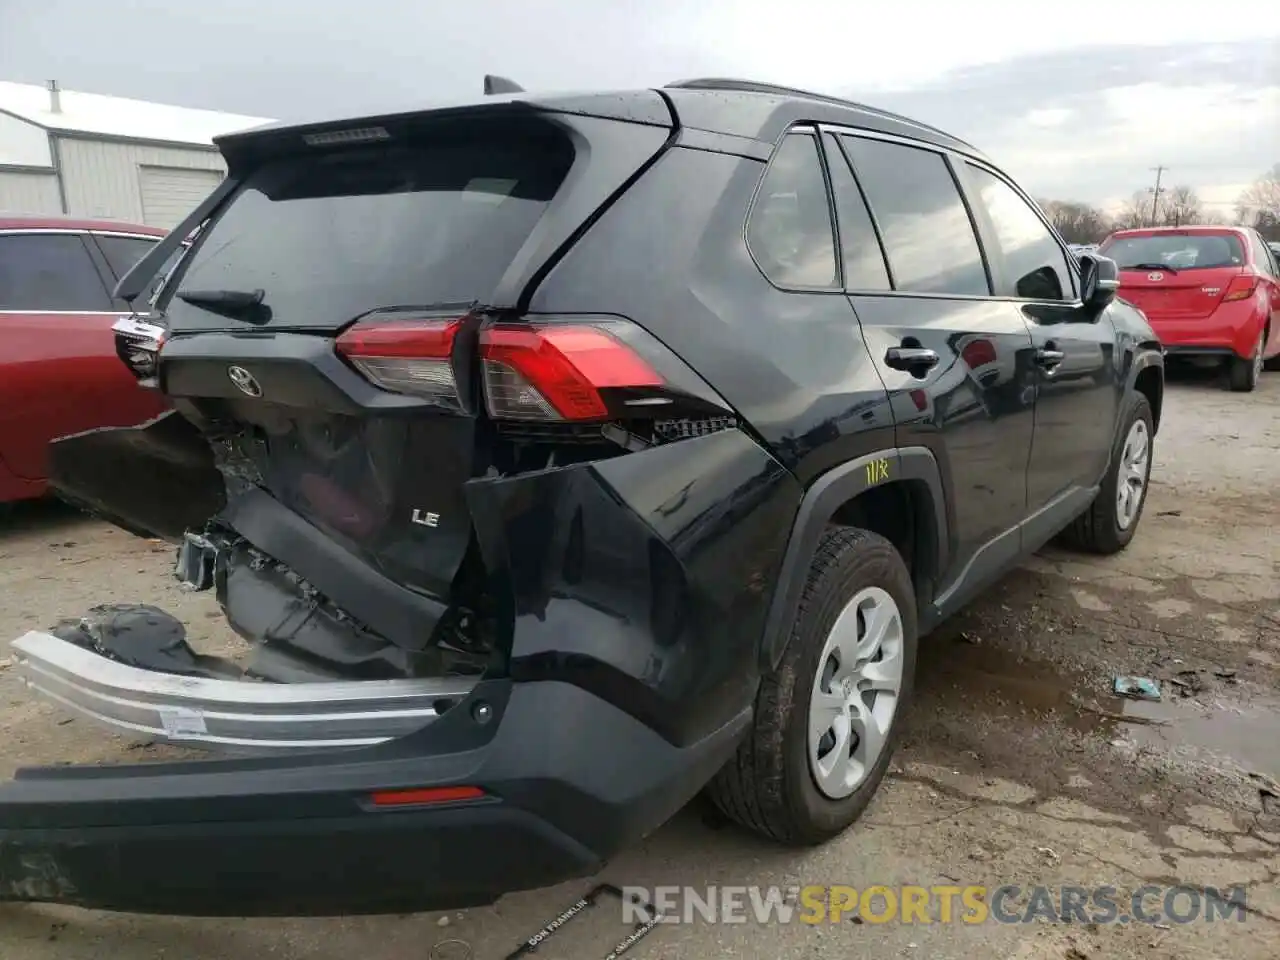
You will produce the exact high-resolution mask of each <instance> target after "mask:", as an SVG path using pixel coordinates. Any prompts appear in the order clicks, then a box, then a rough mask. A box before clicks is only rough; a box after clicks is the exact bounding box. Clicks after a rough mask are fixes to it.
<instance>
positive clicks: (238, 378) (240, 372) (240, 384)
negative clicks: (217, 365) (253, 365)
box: [227, 367, 262, 397]
mask: <svg viewBox="0 0 1280 960" xmlns="http://www.w3.org/2000/svg"><path fill="white" fill-rule="evenodd" d="M227 376H228V377H230V378H231V382H232V383H234V384H235V385H236V389H238V390H239V391H240V392H241V393H243V394H245V395H246V396H250V397H260V396H262V386H261V385H260V384H259V383H258V381H257V378H256V377H254V375H253V374H252V373H250V372H249V371H248V370H246V369H245V368H244V367H227Z"/></svg>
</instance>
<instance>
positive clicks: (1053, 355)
mask: <svg viewBox="0 0 1280 960" xmlns="http://www.w3.org/2000/svg"><path fill="white" fill-rule="evenodd" d="M1065 359H1067V355H1066V354H1065V353H1063V352H1062V351H1061V350H1053V349H1049V348H1046V347H1041V348H1040V349H1039V350H1037V351H1036V363H1037V364H1038V365H1039V366H1042V367H1044V368H1045V369H1046V370H1048V369H1052V368H1053V367H1056V366H1057V365H1058V364H1060V363H1061V362H1062V361H1063V360H1065Z"/></svg>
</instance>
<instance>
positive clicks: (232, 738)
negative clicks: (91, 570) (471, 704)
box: [12, 630, 475, 751]
mask: <svg viewBox="0 0 1280 960" xmlns="http://www.w3.org/2000/svg"><path fill="white" fill-rule="evenodd" d="M12 646H13V649H14V653H15V658H16V665H15V670H16V672H17V673H18V674H19V676H21V678H22V680H23V682H24V683H26V685H27V686H28V687H30V688H31V689H32V690H34V691H35V692H36V693H37V694H39V695H41V696H43V697H44V698H45V699H47V700H50V701H53V702H54V703H57V704H59V705H61V706H63V707H68V708H70V709H72V710H74V711H76V712H78V713H80V714H81V715H83V716H87V717H88V718H90V719H92V720H94V721H96V722H97V723H99V724H102V725H103V726H105V727H108V728H109V729H111V730H113V731H115V732H117V733H121V734H124V735H126V736H131V737H133V738H135V739H143V740H163V741H170V742H173V743H179V744H184V745H188V746H203V747H208V748H221V749H226V750H237V751H238V750H241V749H249V750H254V751H257V750H273V751H280V750H298V749H306V748H333V747H358V746H368V745H371V744H375V743H380V742H382V741H384V740H390V739H393V738H395V737H399V736H404V735H405V734H408V733H412V732H413V731H415V730H419V729H421V728H422V727H424V726H426V725H427V724H428V723H431V722H432V721H433V720H435V719H436V718H437V717H438V716H439V715H440V714H441V713H442V712H443V711H444V710H447V709H448V708H449V707H450V706H452V705H453V704H456V703H457V702H458V701H460V700H462V699H463V698H464V697H466V696H467V694H468V693H469V692H470V691H471V689H472V687H473V686H474V685H475V681H474V680H472V679H470V678H454V677H445V678H430V679H421V680H342V681H334V682H322V683H259V682H256V681H252V680H214V679H205V678H202V677H184V676H178V675H175V674H169V673H157V672H156V671H153V670H142V669H139V668H138V667H131V666H128V665H126V664H122V663H117V662H116V661H114V660H109V659H107V658H106V657H103V656H100V655H99V654H97V653H94V652H93V651H91V650H86V649H84V648H83V647H79V646H76V645H75V644H73V643H68V642H67V641H65V640H62V639H60V638H58V637H55V636H53V635H52V634H49V633H44V632H41V631H36V630H32V631H29V632H28V633H25V634H23V635H22V636H21V637H19V638H18V639H17V640H14V641H13V644H12Z"/></svg>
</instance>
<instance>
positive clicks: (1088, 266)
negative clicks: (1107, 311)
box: [1080, 253, 1120, 310]
mask: <svg viewBox="0 0 1280 960" xmlns="http://www.w3.org/2000/svg"><path fill="white" fill-rule="evenodd" d="M1119 289H1120V268H1119V267H1117V266H1116V262H1115V261H1114V260H1112V259H1110V258H1108V257H1104V256H1102V254H1099V253H1082V254H1080V299H1081V300H1083V301H1084V304H1085V306H1088V307H1096V308H1097V309H1099V310H1100V309H1102V308H1103V307H1105V306H1106V305H1107V304H1109V303H1110V302H1111V301H1112V300H1114V299H1115V298H1116V291H1117V290H1119Z"/></svg>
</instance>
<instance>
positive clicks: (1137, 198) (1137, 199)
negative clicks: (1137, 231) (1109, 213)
mask: <svg viewBox="0 0 1280 960" xmlns="http://www.w3.org/2000/svg"><path fill="white" fill-rule="evenodd" d="M1153 220H1154V217H1153V216H1152V200H1151V192H1150V191H1148V190H1136V191H1134V193H1133V196H1131V197H1130V198H1129V199H1128V200H1127V201H1126V202H1125V204H1124V206H1122V207H1121V208H1120V212H1119V213H1117V214H1116V216H1115V229H1117V230H1132V229H1133V228H1134V227H1146V226H1150V225H1151V223H1152V221H1153Z"/></svg>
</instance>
